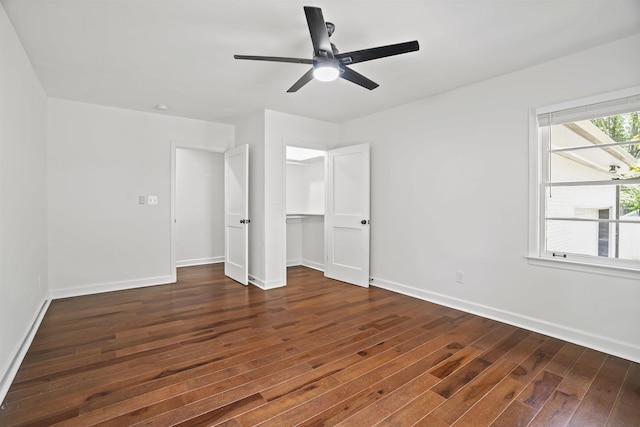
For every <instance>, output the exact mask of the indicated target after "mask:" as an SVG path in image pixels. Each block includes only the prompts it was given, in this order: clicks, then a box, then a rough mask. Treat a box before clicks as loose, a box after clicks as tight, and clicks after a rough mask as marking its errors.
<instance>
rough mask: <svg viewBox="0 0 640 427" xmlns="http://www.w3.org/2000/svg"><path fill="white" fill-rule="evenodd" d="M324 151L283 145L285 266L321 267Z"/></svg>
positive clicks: (322, 259) (321, 268) (322, 266)
mask: <svg viewBox="0 0 640 427" xmlns="http://www.w3.org/2000/svg"><path fill="white" fill-rule="evenodd" d="M325 159H326V152H325V151H322V150H313V149H307V148H298V147H291V146H287V148H286V171H285V180H286V202H285V203H286V214H287V215H286V221H287V226H286V233H287V241H286V247H287V252H286V254H287V267H291V266H295V265H304V266H306V267H311V268H315V269H318V270H323V271H324V258H325V257H324V251H325V247H324V246H325V245H324V236H325V230H324V209H325Z"/></svg>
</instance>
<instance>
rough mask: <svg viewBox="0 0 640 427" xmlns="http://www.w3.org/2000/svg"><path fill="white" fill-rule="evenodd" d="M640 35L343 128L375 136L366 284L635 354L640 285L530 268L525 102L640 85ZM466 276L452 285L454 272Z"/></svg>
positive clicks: (350, 134) (638, 356)
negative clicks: (369, 280) (639, 51)
mask: <svg viewBox="0 0 640 427" xmlns="http://www.w3.org/2000/svg"><path fill="white" fill-rule="evenodd" d="M639 45H640V35H638V36H634V37H631V38H627V39H623V40H620V41H617V42H615V43H611V44H609V45H604V46H601V47H597V48H594V49H591V50H587V51H584V52H581V53H577V54H575V55H571V56H568V57H565V58H561V59H558V60H555V61H552V62H548V63H545V64H542V65H539V66H535V67H531V68H527V69H524V70H521V71H518V72H515V73H511V74H508V75H504V76H501V77H498V78H494V79H491V80H488V81H484V82H481V83H477V84H474V85H470V86H467V87H463V88H460V89H458V90H454V91H451V92H447V93H443V94H441V95H438V96H434V97H431V98H427V99H424V100H421V101H418V102H415V103H412V104H408V105H405V106H402V107H399V108H395V109H392V110H388V111H384V112H381V113H378V114H375V115H371V116H368V117H365V118H362V119H358V120H354V121H351V122H349V123H346V124H344V125H343V126H342V127H341V142H340V143H341V145H350V144H352V143H354V142H360V141H369V142H370V143H371V159H372V160H371V161H372V165H371V171H372V181H371V200H372V210H371V269H372V271H371V273H372V276H373V277H374V278H375V279H374V284H375V285H378V286H382V287H386V288H389V289H394V290H397V291H400V292H404V293H407V294H411V295H415V296H418V297H421V298H425V299H428V300H432V301H436V302H439V303H443V304H446V305H451V306H456V307H459V308H461V309H463V310H467V311H471V312H476V313H479V314H483V315H486V316H489V317H494V318H499V319H502V320H505V321H507V322H510V323H513V324H520V325H523V326H525V327H528V328H531V329H537V330H540V331H544V332H547V333H549V334H553V335H556V336H559V337H564V338H565V339H568V340H570V341H574V342H580V343H583V344H586V345H589V346H591V347H594V348H599V349H603V350H605V351H608V352H611V353H614V354H619V355H622V356H624V357H628V358H630V359H633V360H636V361H640V334H639V333H638V325H640V309H639V306H638V301H640V284H639V283H638V281H636V280H630V279H623V278H616V277H611V276H603V275H596V274H589V273H582V272H576V271H569V270H563V269H556V268H549V267H541V266H534V265H530V264H529V263H528V262H527V259H525V255H526V251H527V247H528V246H527V238H528V205H527V204H528V189H529V184H528V143H529V141H528V126H529V123H528V109H529V108H532V107H538V106H545V105H551V104H555V103H558V102H561V101H566V100H571V99H576V98H580V97H585V96H589V95H594V94H598V93H603V92H607V91H613V90H618V89H622V88H625V87H631V86H635V85H640V57H639V56H638V55H634V54H632V52H637V49H638V46H639ZM457 270H460V271H464V273H465V275H464V282H465V283H464V284H456V282H455V277H456V271H457Z"/></svg>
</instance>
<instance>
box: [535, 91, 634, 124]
mask: <svg viewBox="0 0 640 427" xmlns="http://www.w3.org/2000/svg"><path fill="white" fill-rule="evenodd" d="M638 110H640V95H633V96H628V97H624V98H618V99H614V100H611V101H605V102H598V103H595V104H589V105H583V106H580V107H575V108H568V109H566V110H558V111H553V112H550V113H542V114H538V126H540V127H543V126H551V125H559V124H562V123H570V122H576V121H579V120H587V119H593V118H597V117H606V116H612V115H616V114H622V113H626V112H628V111H638Z"/></svg>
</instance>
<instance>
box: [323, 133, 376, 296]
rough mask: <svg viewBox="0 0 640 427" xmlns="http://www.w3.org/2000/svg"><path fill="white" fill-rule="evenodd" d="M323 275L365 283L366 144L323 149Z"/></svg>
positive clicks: (367, 148)
mask: <svg viewBox="0 0 640 427" xmlns="http://www.w3.org/2000/svg"><path fill="white" fill-rule="evenodd" d="M326 205H327V206H326V212H325V221H326V228H325V233H326V236H325V242H326V245H327V263H326V266H325V276H327V277H330V278H332V279H336V280H341V281H343V282H347V283H352V284H354V285H359V286H364V287H369V144H360V145H354V146H351V147H343V148H338V149H336V150H329V151H328V152H327V195H326Z"/></svg>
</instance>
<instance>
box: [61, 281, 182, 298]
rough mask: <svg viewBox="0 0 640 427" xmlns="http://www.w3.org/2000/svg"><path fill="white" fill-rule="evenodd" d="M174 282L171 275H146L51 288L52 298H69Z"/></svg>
mask: <svg viewBox="0 0 640 427" xmlns="http://www.w3.org/2000/svg"><path fill="white" fill-rule="evenodd" d="M167 283H172V281H171V276H157V277H145V278H143V279H134V280H122V281H118V282H106V283H96V284H92V285H84V286H79V287H73V288H62V289H51V290H50V292H51V298H52V299H60V298H69V297H78V296H82V295H91V294H99V293H102V292H112V291H122V290H126V289H135V288H143V287H145V286H155V285H166V284H167Z"/></svg>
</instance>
